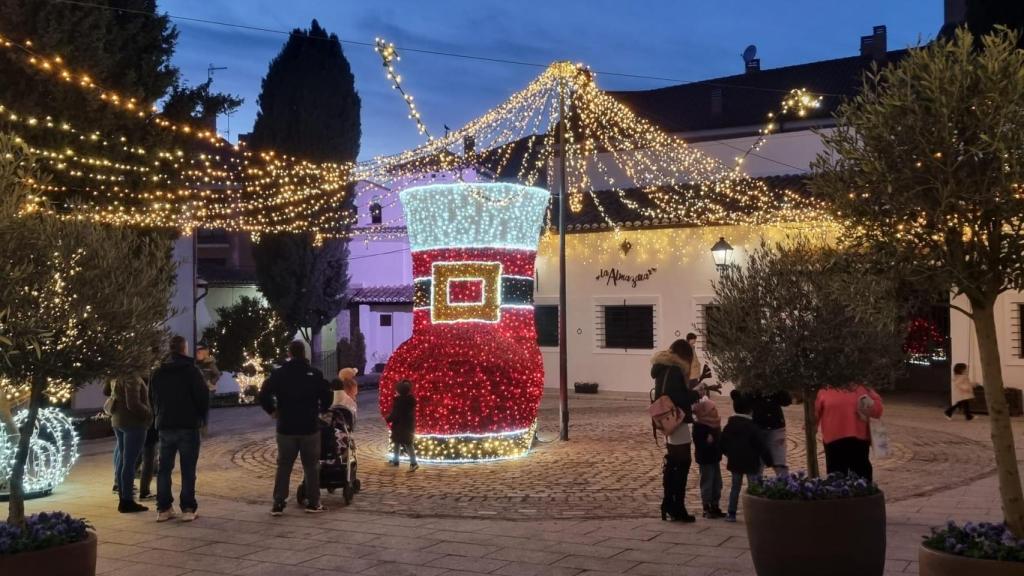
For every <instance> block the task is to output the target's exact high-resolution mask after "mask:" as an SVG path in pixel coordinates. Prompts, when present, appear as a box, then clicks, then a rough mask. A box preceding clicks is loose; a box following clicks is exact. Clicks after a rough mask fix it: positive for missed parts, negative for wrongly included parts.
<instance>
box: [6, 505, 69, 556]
mask: <svg viewBox="0 0 1024 576" xmlns="http://www.w3.org/2000/svg"><path fill="white" fill-rule="evenodd" d="M25 526H26V530H22V529H21V528H18V527H15V526H12V525H10V524H7V523H6V522H0V554H17V553H18V552H28V551H31V550H41V549H43V548H50V547H53V546H61V545H64V544H71V543H73V542H78V541H80V540H84V539H85V537H86V535H87V534H88V532H87V529H88V528H89V525H88V524H87V523H86V522H85V520H82V519H80V518H72V517H71V516H70V515H68V514H66V513H64V512H49V513H47V512H40V513H38V514H33V515H31V516H29V517H28V518H26V519H25Z"/></svg>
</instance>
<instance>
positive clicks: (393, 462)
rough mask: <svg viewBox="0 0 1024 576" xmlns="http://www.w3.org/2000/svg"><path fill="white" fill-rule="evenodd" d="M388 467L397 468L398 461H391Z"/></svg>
mask: <svg viewBox="0 0 1024 576" xmlns="http://www.w3.org/2000/svg"><path fill="white" fill-rule="evenodd" d="M388 465H389V466H394V467H395V468H398V460H391V461H389V462H388Z"/></svg>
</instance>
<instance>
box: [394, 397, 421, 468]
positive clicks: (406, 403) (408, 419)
mask: <svg viewBox="0 0 1024 576" xmlns="http://www.w3.org/2000/svg"><path fill="white" fill-rule="evenodd" d="M395 391H396V392H398V395H397V396H395V401H394V403H393V404H392V405H391V413H390V414H388V417H387V418H386V420H387V421H388V423H389V424H391V444H392V445H393V446H394V450H395V458H394V460H392V461H391V465H392V466H398V464H399V460H398V455H399V453H400V452H401V451H402V449H403V448H404V449H405V453H406V454H408V455H409V471H410V472H412V471H414V470H416V469H417V468H419V467H420V466H419V464H417V463H416V448H415V436H416V397H415V396H413V394H412V382H409V381H408V380H402V381H401V382H399V383H398V384H396V385H395Z"/></svg>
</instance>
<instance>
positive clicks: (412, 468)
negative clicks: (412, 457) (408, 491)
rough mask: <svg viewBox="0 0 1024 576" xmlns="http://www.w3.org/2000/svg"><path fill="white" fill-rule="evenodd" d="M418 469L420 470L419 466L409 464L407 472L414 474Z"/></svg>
mask: <svg viewBox="0 0 1024 576" xmlns="http://www.w3.org/2000/svg"><path fill="white" fill-rule="evenodd" d="M419 468H420V465H419V464H410V465H409V472H415V471H417V470H419Z"/></svg>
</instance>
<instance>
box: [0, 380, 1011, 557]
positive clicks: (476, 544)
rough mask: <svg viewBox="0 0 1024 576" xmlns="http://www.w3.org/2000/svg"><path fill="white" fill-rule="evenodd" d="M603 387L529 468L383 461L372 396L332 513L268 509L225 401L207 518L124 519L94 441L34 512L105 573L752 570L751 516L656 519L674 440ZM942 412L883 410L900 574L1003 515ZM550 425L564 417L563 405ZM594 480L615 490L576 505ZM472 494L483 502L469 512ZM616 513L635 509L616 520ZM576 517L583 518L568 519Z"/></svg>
mask: <svg viewBox="0 0 1024 576" xmlns="http://www.w3.org/2000/svg"><path fill="white" fill-rule="evenodd" d="M602 396H603V397H602V398H599V399H596V400H589V399H588V400H582V399H581V400H579V401H577V402H576V404H575V405H574V408H573V417H574V425H573V428H572V430H573V440H572V442H570V443H569V444H558V443H553V444H547V445H543V446H542V447H540V448H539V449H538V451H537V452H536V453H535V454H534V455H533V456H531V458H529V459H527V460H522V461H519V462H508V463H503V464H497V465H496V464H491V465H487V466H468V467H463V466H460V467H454V466H446V467H438V466H424V467H423V468H422V469H421V470H420V471H419V472H417V473H416V474H413V475H410V474H408V473H406V472H405V470H404V468H403V469H402V470H401V471H398V472H396V471H394V470H393V469H390V468H384V467H383V466H381V465H380V462H382V456H381V455H380V454H379V452H377V451H375V449H372V448H374V441H373V440H371V439H370V434H371V432H372V431H373V430H374V425H372V424H371V423H370V422H369V421H368V420H369V419H368V418H365V416H366V415H372V414H373V413H372V412H371V410H372V408H369V407H367V408H368V409H367V410H364V412H363V413H364V424H365V426H363V427H362V428H361V429H360V434H361V435H363V436H365V437H366V440H365V442H364V457H363V458H364V460H363V465H364V466H365V468H366V469H365V470H364V474H363V479H364V482H366V483H367V484H368V486H367V488H366V492H365V493H364V494H361V495H359V496H357V499H356V501H355V502H354V503H353V505H352V506H350V507H345V506H343V505H341V504H340V500H339V499H332V498H327V499H325V502H326V504H327V505H328V506H329V507H330V510H329V511H328V512H326V513H325V514H322V515H307V514H303V513H301V512H299V511H298V510H296V509H295V508H294V507H293V508H289V509H288V511H287V513H286V514H285V516H283V517H281V518H272V517H270V516H269V515H268V514H267V512H268V504H269V501H268V497H269V488H268V486H269V482H268V479H267V478H266V477H264V476H263V475H264V474H265V463H264V462H265V460H266V458H267V457H268V456H267V455H266V454H265V451H263V450H262V449H261V448H256V447H257V446H262V445H265V444H266V443H267V439H268V438H269V437H270V435H271V428H270V426H269V423H268V422H269V421H265V420H262V419H261V418H262V416H261V415H259V414H258V413H257V412H255V411H253V410H250V409H245V408H239V409H230V410H218V411H215V412H214V421H213V425H212V429H213V436H212V438H211V439H210V440H209V441H208V442H207V443H206V445H205V446H204V452H203V457H202V460H201V462H200V482H199V501H200V510H199V514H200V518H199V519H198V520H197V521H196V522H194V523H191V524H185V523H181V522H177V521H172V522H167V523H163V524H157V523H156V522H155V521H154V520H155V513H153V512H150V513H145V514H137V515H120V514H117V512H116V510H115V507H116V498H115V497H114V496H112V495H111V494H110V483H111V465H110V442H109V441H96V442H89V443H86V445H85V447H84V448H85V449H84V452H85V455H84V456H83V458H82V459H81V461H80V462H79V464H78V465H77V466H76V468H75V470H74V472H73V473H72V476H71V477H70V478H69V480H68V482H67V483H65V485H64V486H62V487H61V488H60V489H59V490H58V491H57V492H56V493H55V494H53V495H52V496H50V497H48V498H45V499H39V500H33V501H30V503H29V506H28V507H29V509H30V511H39V510H54V509H63V510H67V511H69V512H70V513H72V514H75V515H80V516H85V517H86V518H88V519H89V520H90V521H91V522H92V524H93V525H94V526H95V527H96V530H97V534H98V536H99V539H100V547H99V556H100V561H99V566H98V572H99V573H100V574H103V575H112V576H136V575H138V576H183V575H185V576H212V575H215V574H222V575H244V576H248V575H254V576H261V575H264V574H267V575H270V574H274V575H282V576H330V575H339V576H342V575H345V574H361V575H376V574H380V575H407V574H409V575H412V574H415V575H426V576H435V575H436V576H441V575H443V576H460V575H461V576H472V575H482V574H493V575H499V576H540V575H558V576H560V575H565V576H583V575H589V576H600V575H608V574H635V575H651V576H658V575H662V574H665V575H668V574H672V575H683V576H688V575H714V576H724V575H748V574H753V568H752V565H751V562H750V555H749V551H748V549H747V548H748V547H747V540H746V531H745V527H744V525H743V523H742V511H741V515H740V519H741V522H740V523H737V524H732V525H730V524H726V523H724V522H722V521H706V520H698V522H697V523H695V524H689V525H683V524H678V523H668V522H661V521H660V520H658V519H657V517H656V506H655V505H654V504H652V503H655V502H656V501H657V491H658V490H657V487H656V484H657V478H656V477H657V472H658V465H657V459H658V458H659V457H660V450H658V449H657V448H656V447H653V445H652V446H647V445H646V443H647V442H650V440H649V438H650V433H649V431H648V430H646V429H645V426H644V424H646V423H645V422H642V421H641V422H636V416H635V414H634V412H635V411H636V410H642V407H643V404H642V403H640V402H638V401H636V400H635V399H633V398H619V397H615V396H611V395H602ZM938 410H939V409H938V407H937V406H927V405H921V404H920V402H919V401H917V400H914V401H908V400H890V401H889V403H888V415H887V418H886V420H887V424H888V426H889V428H890V431H891V433H892V435H893V441H894V442H896V443H897V444H898V446H899V449H898V451H897V454H896V457H895V458H894V459H893V461H892V462H878V463H877V464H878V466H877V470H878V476H879V478H878V480H879V481H880V483H881V484H882V486H883V488H884V489H885V490H886V492H887V502H888V503H887V506H888V508H887V509H888V529H887V532H888V549H887V565H886V573H887V574H890V575H892V574H914V573H917V562H916V560H917V546H918V543H919V542H920V539H921V536H922V535H923V534H925V533H927V531H928V526H932V525H938V524H941V523H943V522H945V521H946V520H947V519H951V518H952V519H956V520H959V521H964V520H975V521H978V520H998V519H999V517H1000V511H999V501H998V493H997V490H996V483H995V478H994V477H993V476H992V475H991V456H990V455H989V453H990V450H989V449H988V447H987V445H986V443H985V439H986V438H987V436H988V422H987V421H986V419H985V418H984V417H981V418H978V419H976V420H975V421H974V422H972V423H965V422H962V421H956V422H952V423H950V422H947V421H946V420H945V419H944V418H942V416H941V413H939V411H938ZM727 413H728V410H723V416H724V415H725V414H727ZM787 415H788V416H789V417H790V423H791V426H790V428H791V430H792V431H799V430H800V426H799V425H798V424H796V422H797V416H796V414H792V415H789V414H787ZM544 419H545V420H547V421H554V420H553V419H552V418H551V414H550V411H546V412H545V413H544ZM542 422H543V421H542ZM630 422H632V424H630ZM1015 426H1017V429H1018V431H1020V428H1021V424H1020V423H1019V422H1018V423H1015ZM624 430H625V432H624ZM542 433H543V434H544V435H545V436H550V435H551V434H552V431H551V430H548V429H547V427H544V428H543V431H542ZM1018 438H1019V436H1018ZM378 442H379V441H378ZM378 446H381V444H379V443H378ZM1022 453H1024V452H1022ZM645 458H649V459H650V460H645ZM247 459H248V460H247ZM378 459H379V460H380V462H378ZM534 462H536V463H534ZM542 462H543V463H544V464H542ZM378 467H379V468H380V470H377V468H378ZM595 467H596V468H595ZM523 469H526V471H523ZM545 474H547V475H550V477H551V478H550V479H549V480H550V481H549V482H546V481H545V480H546V479H545V478H544V475H545ZM574 474H575V475H578V477H574ZM535 476H539V477H535ZM979 477H980V478H979ZM477 484H480V486H478V485H477ZM726 484H728V482H727V483H726ZM481 486H482V487H481ZM385 487H387V489H386V490H385ZM526 487H535V488H538V489H540V490H543V491H544V492H543V498H541V499H540V500H539V501H540V502H541V504H538V505H537V506H536V508H537V512H535V514H537V518H534V519H523V518H526V517H527V514H528V513H527V512H516V511H517V510H529V508H526V507H525V506H523V505H522V504H516V505H515V507H513V506H512V505H510V504H509V502H512V501H517V500H518V501H521V500H522V497H523V496H524V494H526V493H527V492H528V490H527V489H526ZM652 487H653V488H652ZM583 489H585V490H586V491H588V492H594V493H595V495H601V496H604V497H605V498H606V500H599V501H597V502H596V504H595V502H593V501H588V500H585V499H577V500H571V499H570V497H572V496H579V495H580V493H581V491H582V490H583ZM463 490H465V491H467V494H469V495H468V496H467V495H463V494H460V491H463ZM645 491H647V492H651V491H653V494H649V493H643V492H645ZM915 494H921V495H917V496H915ZM463 497H466V498H473V499H474V500H470V501H467V503H466V504H464V505H461V506H458V507H455V506H456V505H457V504H458V503H459V502H460V500H459V498H463ZM691 500H692V499H691ZM251 502H258V504H253V503H251ZM403 507H404V508H405V509H403ZM613 510H621V515H620V516H619V517H617V518H610V517H607V518H606V517H603V516H610V515H611V514H612V511H613ZM5 511H6V507H2V508H0V512H5ZM574 512H577V513H578V514H577V515H578V516H580V517H576V518H572V517H566V516H569V515H570V514H571V513H574ZM529 514H534V513H533V512H529ZM472 516H475V517H472Z"/></svg>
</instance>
